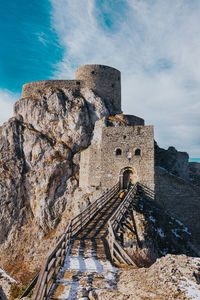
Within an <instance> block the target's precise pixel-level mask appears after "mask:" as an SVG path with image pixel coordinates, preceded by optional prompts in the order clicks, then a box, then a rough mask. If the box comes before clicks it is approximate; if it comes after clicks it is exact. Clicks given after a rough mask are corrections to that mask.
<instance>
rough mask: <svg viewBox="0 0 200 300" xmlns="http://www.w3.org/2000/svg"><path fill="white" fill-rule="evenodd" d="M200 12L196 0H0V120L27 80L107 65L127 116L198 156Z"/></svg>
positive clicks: (165, 142) (163, 143) (160, 139)
mask: <svg viewBox="0 0 200 300" xmlns="http://www.w3.org/2000/svg"><path fill="white" fill-rule="evenodd" d="M199 16H200V1H199V0H190V1H189V0H165V1H162V0H148V1H147V0H41V1H36V0H32V1H25V0H12V1H9V2H7V1H0V26H1V27H0V28H1V31H0V38H1V47H0V105H1V110H0V123H2V122H4V121H6V120H7V119H8V117H10V116H12V106H13V103H14V102H15V101H16V100H17V99H18V98H19V97H20V92H21V88H22V85H23V84H24V83H26V82H29V81H34V80H41V79H51V78H58V79H59V78H60V79H61V78H62V79H72V78H74V71H75V69H76V67H78V66H80V65H83V64H88V63H99V64H106V65H110V66H113V67H115V68H118V69H119V70H120V71H121V72H122V103H123V110H124V112H125V113H131V114H135V115H138V116H141V117H143V118H145V120H146V124H153V125H155V138H156V140H157V142H158V144H159V145H160V146H162V147H165V148H168V147H169V146H170V145H173V146H175V147H176V148H177V149H178V150H180V151H187V152H188V153H189V154H190V156H191V157H200V122H199V115H200V101H199V99H200V59H199V53H200V35H199V28H200V18H199Z"/></svg>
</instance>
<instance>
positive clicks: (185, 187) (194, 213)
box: [155, 167, 200, 246]
mask: <svg viewBox="0 0 200 300" xmlns="http://www.w3.org/2000/svg"><path fill="white" fill-rule="evenodd" d="M155 193H156V201H157V202H158V203H159V204H161V205H162V207H163V208H164V209H165V210H166V211H167V212H168V213H170V214H171V215H172V216H174V217H175V218H177V219H179V220H180V221H182V222H183V223H184V224H185V225H186V226H187V227H188V229H189V230H190V231H191V233H192V235H193V237H194V241H193V242H196V243H197V244H198V246H200V232H199V228H200V218H199V213H200V185H199V186H197V185H196V186H195V185H194V184H191V183H190V182H188V181H185V180H183V179H181V178H178V177H176V176H174V175H172V174H170V173H169V172H167V170H164V169H162V168H160V167H156V168H155Z"/></svg>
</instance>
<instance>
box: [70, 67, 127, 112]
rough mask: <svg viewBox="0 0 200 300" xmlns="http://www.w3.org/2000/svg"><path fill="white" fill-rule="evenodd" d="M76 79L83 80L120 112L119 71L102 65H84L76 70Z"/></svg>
mask: <svg viewBox="0 0 200 300" xmlns="http://www.w3.org/2000/svg"><path fill="white" fill-rule="evenodd" d="M76 80H81V81H84V82H85V85H86V86H87V87H88V88H90V89H92V90H93V91H94V92H95V94H97V95H98V96H100V97H102V98H103V99H104V101H111V102H112V103H113V105H114V108H115V111H116V113H121V73H120V71H118V70H117V69H114V68H111V67H108V66H103V65H85V66H81V67H79V68H78V69H77V70H76Z"/></svg>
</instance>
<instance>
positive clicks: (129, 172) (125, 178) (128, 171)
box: [119, 167, 136, 189]
mask: <svg viewBox="0 0 200 300" xmlns="http://www.w3.org/2000/svg"><path fill="white" fill-rule="evenodd" d="M135 179H136V173H135V171H134V170H133V168H130V167H126V168H124V169H122V170H121V172H120V174H119V182H120V187H121V189H127V186H128V183H129V181H130V182H131V183H132V184H133V183H135V181H136V180H135Z"/></svg>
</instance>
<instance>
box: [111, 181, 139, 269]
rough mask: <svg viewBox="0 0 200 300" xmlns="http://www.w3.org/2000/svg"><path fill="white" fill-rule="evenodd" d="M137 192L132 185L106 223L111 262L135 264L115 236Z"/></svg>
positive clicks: (135, 187)
mask: <svg viewBox="0 0 200 300" xmlns="http://www.w3.org/2000/svg"><path fill="white" fill-rule="evenodd" d="M136 191H137V185H134V186H133V188H132V189H131V190H130V191H129V192H128V194H127V195H126V197H125V198H124V200H123V201H122V203H121V204H120V205H119V207H118V208H117V210H116V211H115V213H114V214H113V215H112V217H111V218H110V219H109V221H108V238H107V240H108V245H109V248H110V255H111V259H112V261H113V262H116V263H119V264H120V263H121V261H122V262H123V263H124V264H127V265H133V266H136V263H135V262H134V261H133V259H132V258H131V257H130V256H129V254H128V253H127V252H126V251H125V250H124V248H123V247H122V246H121V245H120V244H119V243H118V241H117V239H116V236H117V233H116V229H117V227H118V224H119V222H120V221H121V219H122V218H123V217H124V215H125V213H126V211H127V210H128V208H129V207H130V205H131V203H132V202H133V200H134V197H135V194H136Z"/></svg>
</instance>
